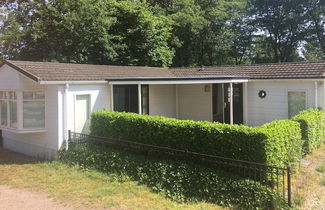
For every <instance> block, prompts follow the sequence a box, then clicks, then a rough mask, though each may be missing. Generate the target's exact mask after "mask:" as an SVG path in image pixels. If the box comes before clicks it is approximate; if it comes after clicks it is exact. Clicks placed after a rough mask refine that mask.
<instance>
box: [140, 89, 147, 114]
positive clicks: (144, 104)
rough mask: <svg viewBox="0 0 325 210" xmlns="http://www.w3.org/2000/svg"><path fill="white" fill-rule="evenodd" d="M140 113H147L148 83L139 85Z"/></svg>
mask: <svg viewBox="0 0 325 210" xmlns="http://www.w3.org/2000/svg"><path fill="white" fill-rule="evenodd" d="M141 96H142V98H141V104H142V114H149V85H141Z"/></svg>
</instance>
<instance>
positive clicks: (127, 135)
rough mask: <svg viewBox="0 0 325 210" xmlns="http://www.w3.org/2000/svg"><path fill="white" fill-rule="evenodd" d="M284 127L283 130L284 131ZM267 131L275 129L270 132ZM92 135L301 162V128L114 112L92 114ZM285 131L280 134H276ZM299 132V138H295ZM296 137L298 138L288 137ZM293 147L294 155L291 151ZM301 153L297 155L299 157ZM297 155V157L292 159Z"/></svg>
mask: <svg viewBox="0 0 325 210" xmlns="http://www.w3.org/2000/svg"><path fill="white" fill-rule="evenodd" d="M281 126H283V128H281ZM266 128H270V129H271V128H273V130H272V131H268V130H267V129H266ZM90 130H91V134H92V135H95V136H104V137H111V138H120V139H125V140H129V141H136V142H141V143H146V144H153V145H158V146H164V147H170V148H176V149H182V150H189V151H193V152H199V153H204V154H210V155H216V156H222V157H228V158H234V159H240V160H247V161H253V162H259V163H263V164H268V165H276V166H280V167H284V166H287V165H294V164H295V162H294V161H297V160H298V158H299V155H298V153H299V148H297V147H298V145H299V139H298V138H299V136H298V135H299V133H300V132H299V124H298V123H296V122H291V121H288V120H286V121H278V122H274V123H271V124H268V125H265V126H264V127H261V128H252V127H248V126H245V125H227V124H220V123H210V122H198V121H191V120H177V119H172V118H166V117H158V116H148V115H138V114H134V113H121V112H112V111H97V112H95V113H93V114H92V118H91V129H90ZM277 130H278V131H281V133H276V132H275V131H277ZM295 132H297V133H298V134H294V133H295ZM288 133H290V134H294V135H292V136H291V135H288ZM290 147H293V149H292V151H291V150H290V149H288V148H290ZM295 151H297V154H296V153H295ZM291 154H294V157H293V158H291V157H288V156H290V155H291Z"/></svg>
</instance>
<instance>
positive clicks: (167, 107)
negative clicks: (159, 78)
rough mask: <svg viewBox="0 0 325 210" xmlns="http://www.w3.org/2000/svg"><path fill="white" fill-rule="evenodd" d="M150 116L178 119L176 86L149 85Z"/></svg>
mask: <svg viewBox="0 0 325 210" xmlns="http://www.w3.org/2000/svg"><path fill="white" fill-rule="evenodd" d="M149 114H150V115H158V116H164V117H173V118H175V117H176V92H175V85H149Z"/></svg>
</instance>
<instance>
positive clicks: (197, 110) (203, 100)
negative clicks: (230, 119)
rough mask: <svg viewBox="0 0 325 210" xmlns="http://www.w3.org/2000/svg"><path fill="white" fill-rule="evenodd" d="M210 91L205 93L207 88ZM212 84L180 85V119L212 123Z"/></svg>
mask: <svg viewBox="0 0 325 210" xmlns="http://www.w3.org/2000/svg"><path fill="white" fill-rule="evenodd" d="M206 85H209V87H210V89H209V91H208V92H205V90H204V89H205V88H204V87H205V86H206ZM212 117H213V116H212V87H211V84H190V85H178V118H179V119H184V120H198V121H210V122H212Z"/></svg>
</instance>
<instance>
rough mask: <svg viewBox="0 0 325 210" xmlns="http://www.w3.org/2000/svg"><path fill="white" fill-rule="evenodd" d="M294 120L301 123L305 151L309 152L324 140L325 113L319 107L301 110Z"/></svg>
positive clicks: (305, 152)
mask: <svg viewBox="0 0 325 210" xmlns="http://www.w3.org/2000/svg"><path fill="white" fill-rule="evenodd" d="M292 120H294V121H297V122H299V123H300V128H301V134H302V139H303V152H304V154H308V153H310V152H312V151H313V150H314V149H315V148H317V147H319V146H320V145H321V143H322V142H323V141H324V133H325V113H324V111H321V110H317V109H309V110H305V111H302V112H300V113H299V114H298V115H296V116H294V117H293V118H292Z"/></svg>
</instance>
